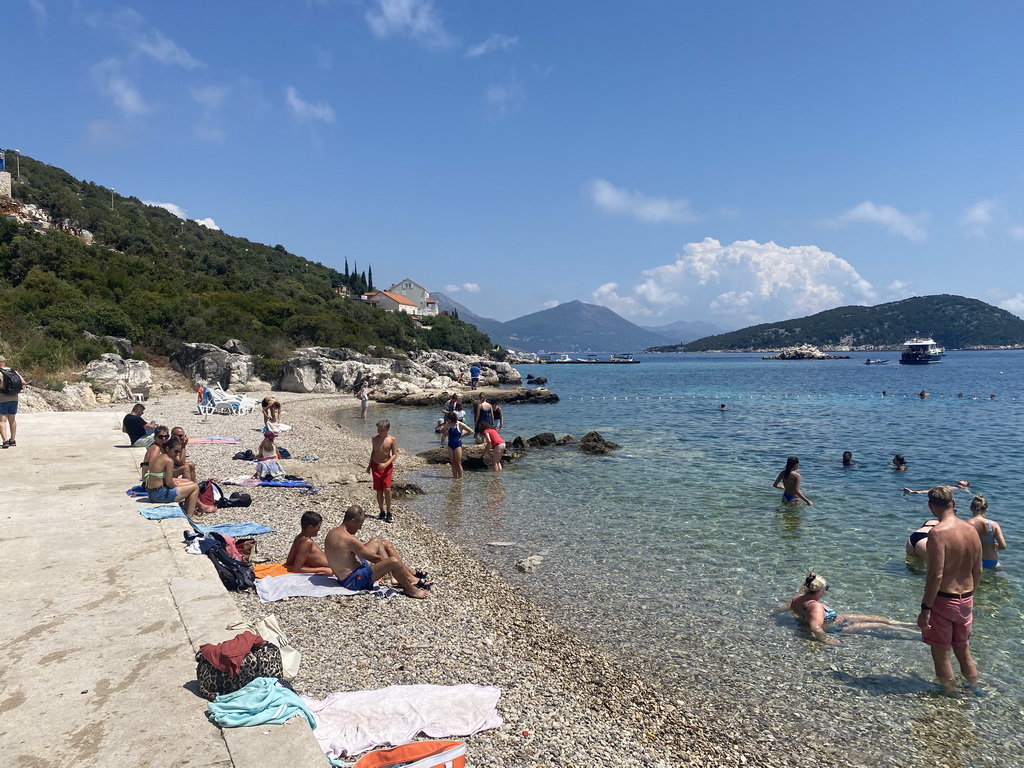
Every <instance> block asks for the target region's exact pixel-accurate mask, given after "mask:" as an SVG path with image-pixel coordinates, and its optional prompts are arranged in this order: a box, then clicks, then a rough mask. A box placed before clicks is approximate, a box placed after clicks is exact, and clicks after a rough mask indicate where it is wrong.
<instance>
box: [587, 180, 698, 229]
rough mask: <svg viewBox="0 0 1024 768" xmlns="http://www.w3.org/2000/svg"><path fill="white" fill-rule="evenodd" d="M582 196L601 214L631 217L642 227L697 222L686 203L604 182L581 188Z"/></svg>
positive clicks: (594, 181)
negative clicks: (639, 222)
mask: <svg viewBox="0 0 1024 768" xmlns="http://www.w3.org/2000/svg"><path fill="white" fill-rule="evenodd" d="M583 195H584V197H585V198H587V199H588V200H589V201H590V203H591V204H592V205H593V206H594V207H595V208H597V209H598V210H599V211H602V212H603V213H607V214H611V215H613V216H631V217H632V218H634V219H636V220H637V221H641V222H644V223H645V224H660V223H663V222H672V223H676V224H685V223H689V222H694V221H697V219H698V218H699V217H698V216H697V214H696V213H694V211H693V208H692V207H691V205H690V201H689V200H684V199H677V200H670V199H668V198H665V197H650V196H649V195H645V194H644V193H643V192H637V191H635V190H634V191H630V190H628V189H623V188H621V187H616V186H615V185H614V184H612V183H611V182H610V181H606V180H605V179H594V180H593V181H591V182H588V183H587V184H584V185H583Z"/></svg>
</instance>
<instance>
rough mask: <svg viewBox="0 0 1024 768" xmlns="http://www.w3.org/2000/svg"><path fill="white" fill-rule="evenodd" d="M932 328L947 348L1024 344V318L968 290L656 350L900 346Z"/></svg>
mask: <svg viewBox="0 0 1024 768" xmlns="http://www.w3.org/2000/svg"><path fill="white" fill-rule="evenodd" d="M924 330H927V331H930V332H931V334H932V336H933V337H934V339H935V341H936V342H938V344H939V345H941V346H943V347H946V348H947V349H962V348H965V347H1002V346H1018V345H1024V320H1021V319H1020V318H1019V317H1017V316H1016V315H1014V314H1012V313H1010V312H1007V311H1006V310H1004V309H999V308H998V307H993V306H992V305H991V304H986V303H985V302H983V301H978V300H977V299H968V298H964V297H963V296H951V295H949V294H942V295H940V296H916V297H914V298H911V299H903V300H902V301H894V302H891V303H889V304H879V305H878V306H875V307H860V306H850V307H838V308H836V309H830V310H827V311H825V312H819V313H817V314H815V315H810V316H808V317H801V318H797V319H795V320H785V321H783V322H778V323H762V324H760V325H752V326H750V327H749V328H742V329H740V330H738V331H733V332H732V333H721V334H718V335H716V336H707V337H705V338H703V339H698V340H697V341H692V342H690V343H689V344H680V345H670V346H665V347H654V348H652V349H651V351H653V352H707V351H711V350H731V351H738V350H748V349H756V350H761V349H778V348H780V347H787V346H793V345H796V344H814V345H815V346H818V347H825V348H833V347H882V348H898V347H900V346H902V344H903V342H904V341H906V340H907V338H909V337H910V336H911V335H912V334H914V333H916V332H917V331H924Z"/></svg>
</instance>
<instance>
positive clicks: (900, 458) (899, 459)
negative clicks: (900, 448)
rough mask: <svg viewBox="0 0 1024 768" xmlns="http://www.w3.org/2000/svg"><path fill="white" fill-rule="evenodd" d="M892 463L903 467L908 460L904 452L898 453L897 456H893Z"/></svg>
mask: <svg viewBox="0 0 1024 768" xmlns="http://www.w3.org/2000/svg"><path fill="white" fill-rule="evenodd" d="M892 463H893V464H895V465H896V466H897V467H902V466H903V465H904V464H906V463H907V460H906V459H904V458H903V454H902V453H897V454H896V455H895V456H893V457H892Z"/></svg>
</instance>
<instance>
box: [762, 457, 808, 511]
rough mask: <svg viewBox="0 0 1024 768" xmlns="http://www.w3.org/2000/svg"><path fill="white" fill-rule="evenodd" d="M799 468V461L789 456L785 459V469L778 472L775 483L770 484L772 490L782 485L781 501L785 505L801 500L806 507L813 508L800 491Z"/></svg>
mask: <svg viewBox="0 0 1024 768" xmlns="http://www.w3.org/2000/svg"><path fill="white" fill-rule="evenodd" d="M799 468H800V459H798V458H797V457H796V456H790V457H789V458H788V459H786V468H785V469H784V470H782V471H781V472H779V476H778V477H776V478H775V482H774V483H773V484H772V488H778V487H779V483H782V500H783V501H784V502H786V503H787V504H794V503H798V502H800V501H801V500H803V502H804V503H805V504H806V505H807V506H808V507H813V506H814V505H813V504H812V503H811V500H810V499H808V498H807V497H806V496H804V494H803V492H802V491H801V490H800V473H799V472H797V469H799Z"/></svg>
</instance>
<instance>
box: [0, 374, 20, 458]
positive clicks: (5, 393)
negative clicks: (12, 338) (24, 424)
mask: <svg viewBox="0 0 1024 768" xmlns="http://www.w3.org/2000/svg"><path fill="white" fill-rule="evenodd" d="M24 382H25V380H24V379H23V378H22V376H21V374H20V373H18V372H17V371H15V370H14V369H13V368H8V367H7V358H6V357H4V356H3V355H0V448H15V447H17V445H18V440H17V438H18V421H17V419H16V418H15V417H16V416H17V414H18V395H19V393H20V392H21V388H22V386H23V385H24Z"/></svg>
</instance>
